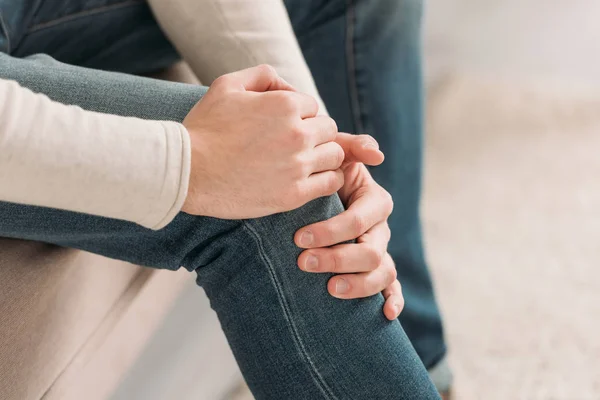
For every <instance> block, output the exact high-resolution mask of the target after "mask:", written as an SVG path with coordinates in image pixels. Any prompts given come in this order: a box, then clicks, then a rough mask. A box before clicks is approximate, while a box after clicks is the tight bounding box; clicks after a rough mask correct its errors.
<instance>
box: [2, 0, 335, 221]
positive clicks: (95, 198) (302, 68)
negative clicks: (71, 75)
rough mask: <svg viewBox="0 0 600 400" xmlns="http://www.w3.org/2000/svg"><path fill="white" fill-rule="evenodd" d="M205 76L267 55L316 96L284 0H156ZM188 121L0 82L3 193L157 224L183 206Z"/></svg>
mask: <svg viewBox="0 0 600 400" xmlns="http://www.w3.org/2000/svg"><path fill="white" fill-rule="evenodd" d="M149 3H150V5H151V6H152V8H153V10H154V12H155V15H156V18H157V20H158V21H159V23H160V24H161V27H162V28H163V29H164V30H165V32H166V33H167V35H168V36H169V38H170V39H171V41H172V42H173V43H174V44H175V46H176V47H177V48H178V50H179V51H180V53H181V54H182V55H183V57H184V59H185V60H186V61H187V62H188V63H189V64H190V65H191V66H192V69H193V70H194V72H195V73H196V75H197V76H198V77H199V78H200V80H201V81H202V82H203V83H211V82H212V80H213V79H215V78H216V77H218V76H219V75H222V74H225V73H228V72H232V71H235V70H239V69H243V68H247V67H250V66H254V65H257V64H260V63H268V64H271V65H273V66H274V67H275V68H276V69H277V71H278V72H279V73H280V74H281V75H282V76H283V77H284V78H285V79H286V80H288V81H289V82H290V83H292V84H293V85H294V86H295V87H296V88H298V89H299V90H300V91H302V92H305V93H308V94H311V95H313V96H315V97H316V98H317V99H318V101H319V102H320V104H321V113H325V112H326V111H325V107H324V105H323V103H322V101H321V99H320V97H319V96H318V93H317V89H316V87H315V85H314V82H313V79H312V76H311V74H310V71H309V70H308V67H307V66H306V63H305V61H304V58H303V56H302V53H301V51H300V48H299V46H298V43H297V41H296V38H295V36H294V33H293V30H292V28H291V24H290V22H289V19H288V16H287V13H286V10H285V7H284V5H283V3H282V1H281V0H261V1H257V2H250V1H247V0H206V1H198V0H150V1H149ZM190 165H191V162H190V145H189V136H188V133H187V132H186V130H185V128H184V127H183V126H182V125H181V124H177V123H173V122H161V121H144V120H140V119H136V118H129V117H120V116H114V115H107V114H100V113H94V112H89V111H84V110H82V109H80V108H78V107H74V106H66V105H63V104H59V103H56V102H53V101H51V100H50V99H48V98H47V97H45V96H43V95H40V94H35V93H32V92H31V91H29V90H27V89H24V88H22V87H20V86H19V85H18V84H17V83H15V82H10V81H6V80H0V201H8V202H16V203H23V204H30V205H38V206H45V207H53V208H59V209H65V210H71V211H78V212H83V213H87V214H93V215H100V216H104V217H110V218H117V219H123V220H128V221H131V222H135V223H138V224H140V225H143V226H146V227H148V228H153V229H158V228H161V227H163V226H164V225H166V224H167V223H169V222H170V221H171V220H172V219H173V218H174V217H175V215H176V214H177V212H178V211H180V209H181V207H182V205H183V202H184V200H185V197H186V195H187V185H188V181H189V174H190Z"/></svg>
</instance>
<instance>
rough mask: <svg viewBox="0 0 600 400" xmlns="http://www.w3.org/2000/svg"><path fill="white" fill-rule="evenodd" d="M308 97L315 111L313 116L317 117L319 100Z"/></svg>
mask: <svg viewBox="0 0 600 400" xmlns="http://www.w3.org/2000/svg"><path fill="white" fill-rule="evenodd" d="M306 96H307V97H308V101H309V102H310V107H311V109H312V110H313V111H314V112H313V114H314V115H316V114H317V112H318V111H319V103H318V102H317V99H315V98H314V97H313V96H310V95H308V94H307V95H306Z"/></svg>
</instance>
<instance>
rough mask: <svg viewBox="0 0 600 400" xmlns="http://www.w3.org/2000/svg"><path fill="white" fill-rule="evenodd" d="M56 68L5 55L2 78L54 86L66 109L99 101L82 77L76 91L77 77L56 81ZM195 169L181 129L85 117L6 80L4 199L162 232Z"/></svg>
mask: <svg viewBox="0 0 600 400" xmlns="http://www.w3.org/2000/svg"><path fill="white" fill-rule="evenodd" d="M54 64H56V63H55V62H52V63H48V64H40V63H39V62H37V63H35V62H31V61H28V60H17V59H13V58H11V57H8V56H6V55H0V78H10V79H18V80H19V81H21V83H23V84H24V85H27V86H33V89H34V90H35V89H41V90H43V88H44V87H46V88H53V90H50V91H49V93H52V94H57V97H59V98H60V100H62V101H64V102H65V103H67V104H68V103H78V104H79V103H81V102H80V101H79V99H81V98H87V99H89V100H88V101H92V98H93V97H94V96H95V93H94V91H93V90H92V91H87V92H86V87H85V86H86V85H85V84H83V82H82V81H81V79H79V83H78V84H79V87H75V85H74V83H75V79H78V78H77V77H76V76H75V75H73V74H60V75H53V74H52V70H53V69H55V68H56V66H55V65H54ZM60 70H61V71H62V68H61V69H60ZM71 72H73V71H71ZM102 74H103V73H100V74H99V75H100V76H98V77H97V78H98V79H100V80H101V79H102ZM111 75H115V74H111ZM88 84H89V82H88ZM36 86H37V87H36ZM94 87H95V88H96V90H97V89H98V88H102V85H98V86H94ZM107 89H108V88H107ZM107 92H110V90H107ZM82 93H85V95H83V96H82V95H81V94H82ZM107 94H108V93H102V96H103V97H108V98H110V96H107ZM71 96H72V97H71ZM76 97H78V99H77V101H76ZM113 100H114V99H113ZM95 109H98V108H95ZM189 169H190V146H189V136H188V134H187V131H186V129H185V128H184V127H183V126H182V125H181V124H179V123H175V122H167V121H146V120H142V119H138V118H131V117H123V116H116V115H110V114H103V113H98V112H91V111H86V110H83V109H81V108H79V107H75V106H67V105H64V104H61V103H58V102H55V101H52V100H50V99H49V98H48V97H46V96H44V95H41V94H37V93H34V92H32V91H30V90H28V89H25V88H23V87H21V86H19V84H17V82H14V81H8V80H0V200H1V201H8V202H14V203H22V204H29V205H37V206H43V207H50V208H58V209H65V210H69V211H77V212H82V213H87V214H93V215H99V216H104V217H109V218H115V219H123V220H128V221H131V222H136V223H138V224H141V225H143V226H146V227H149V228H160V227H162V226H164V225H165V224H166V223H168V222H169V221H170V220H172V219H173V218H174V216H175V215H176V214H177V212H178V211H179V210H180V209H181V206H182V204H183V202H184V200H185V197H186V193H187V184H188V180H189V172H190V171H189Z"/></svg>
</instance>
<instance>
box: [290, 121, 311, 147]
mask: <svg viewBox="0 0 600 400" xmlns="http://www.w3.org/2000/svg"><path fill="white" fill-rule="evenodd" d="M289 132H290V139H291V140H292V142H293V143H297V144H299V145H301V146H302V145H304V144H305V143H306V141H307V139H308V134H307V132H306V131H305V130H304V129H302V128H301V127H300V126H298V125H296V126H294V127H292V129H290V131H289Z"/></svg>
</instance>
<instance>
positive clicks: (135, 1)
mask: <svg viewBox="0 0 600 400" xmlns="http://www.w3.org/2000/svg"><path fill="white" fill-rule="evenodd" d="M143 3H144V0H125V1H124V2H122V3H117V4H111V5H107V6H101V7H98V8H92V9H90V10H85V11H80V12H77V13H74V14H69V15H64V16H62V17H59V18H56V19H53V20H50V21H46V22H41V23H39V24H37V25H34V26H32V27H31V28H30V29H29V31H28V32H27V34H30V33H34V32H37V31H40V30H42V29H46V28H51V27H53V26H56V25H58V24H61V23H64V22H70V21H74V20H76V19H78V18H83V17H88V16H90V15H95V14H100V13H103V12H107V11H113V10H118V9H120V8H125V7H129V6H134V5H139V4H143Z"/></svg>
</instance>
